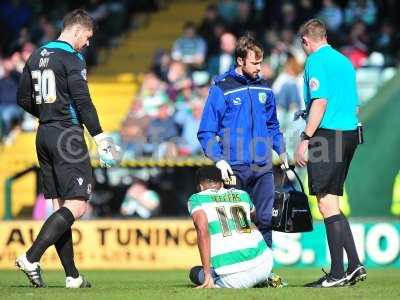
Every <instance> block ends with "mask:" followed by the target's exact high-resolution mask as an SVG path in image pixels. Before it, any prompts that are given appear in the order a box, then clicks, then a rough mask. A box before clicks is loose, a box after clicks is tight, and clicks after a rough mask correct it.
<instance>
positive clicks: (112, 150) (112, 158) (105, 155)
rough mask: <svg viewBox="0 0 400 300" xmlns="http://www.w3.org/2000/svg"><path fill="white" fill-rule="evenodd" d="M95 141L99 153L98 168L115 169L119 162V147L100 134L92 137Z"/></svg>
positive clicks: (110, 139)
mask: <svg viewBox="0 0 400 300" xmlns="http://www.w3.org/2000/svg"><path fill="white" fill-rule="evenodd" d="M93 138H94V140H95V141H96V145H97V151H98V153H99V159H100V166H101V167H102V168H104V167H105V168H111V167H116V166H117V165H118V164H119V163H120V162H121V157H122V155H121V147H119V146H118V145H116V144H115V143H114V141H113V139H112V138H109V137H107V136H106V135H105V134H104V133H100V134H98V135H96V136H94V137H93Z"/></svg>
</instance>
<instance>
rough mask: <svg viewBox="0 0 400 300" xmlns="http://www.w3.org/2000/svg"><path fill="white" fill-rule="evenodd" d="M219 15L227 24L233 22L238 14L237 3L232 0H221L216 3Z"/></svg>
mask: <svg viewBox="0 0 400 300" xmlns="http://www.w3.org/2000/svg"><path fill="white" fill-rule="evenodd" d="M218 13H219V15H220V16H221V17H222V18H223V19H224V20H225V22H227V23H228V24H233V23H234V21H235V20H236V18H237V16H238V4H237V2H236V1H234V0H222V1H219V4H218Z"/></svg>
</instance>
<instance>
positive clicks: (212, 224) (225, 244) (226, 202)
mask: <svg viewBox="0 0 400 300" xmlns="http://www.w3.org/2000/svg"><path fill="white" fill-rule="evenodd" d="M188 208H189V213H190V215H193V213H194V212H196V211H198V210H200V209H201V210H203V211H204V212H205V213H206V215H207V219H208V231H209V233H210V239H211V265H212V266H213V268H214V269H215V271H216V273H217V274H219V275H222V274H232V273H236V272H241V271H246V270H249V269H251V268H253V267H255V266H258V265H259V264H260V263H262V262H263V261H264V260H265V257H266V254H267V253H266V252H267V251H270V249H269V248H268V247H267V244H266V243H265V241H264V239H263V236H262V235H261V233H260V231H258V229H257V228H252V226H251V221H250V212H251V211H252V210H254V205H253V203H252V202H251V200H250V196H249V195H248V194H247V193H246V192H245V191H242V190H237V189H229V190H227V189H224V188H221V189H220V190H212V189H209V190H205V191H202V192H200V193H197V194H194V195H192V196H191V197H190V199H189V201H188ZM253 227H254V226H253Z"/></svg>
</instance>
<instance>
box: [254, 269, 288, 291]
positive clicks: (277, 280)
mask: <svg viewBox="0 0 400 300" xmlns="http://www.w3.org/2000/svg"><path fill="white" fill-rule="evenodd" d="M287 285H288V284H287V282H285V281H284V280H283V279H282V277H280V276H279V275H277V274H275V273H272V272H271V274H269V276H268V279H267V280H266V281H264V282H262V283H259V284H257V285H256V286H255V287H256V288H283V287H286V286H287Z"/></svg>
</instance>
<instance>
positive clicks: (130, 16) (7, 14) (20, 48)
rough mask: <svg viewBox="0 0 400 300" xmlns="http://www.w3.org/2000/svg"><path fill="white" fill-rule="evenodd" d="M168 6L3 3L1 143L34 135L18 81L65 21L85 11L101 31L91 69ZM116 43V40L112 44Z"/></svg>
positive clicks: (99, 0) (122, 1)
mask: <svg viewBox="0 0 400 300" xmlns="http://www.w3.org/2000/svg"><path fill="white" fill-rule="evenodd" d="M164 2H166V1H163V0H140V1H128V0H113V1H110V0H82V1H64V2H56V1H47V0H41V1H32V0H4V1H1V2H0V143H2V142H3V143H12V141H13V139H14V137H15V136H16V134H18V132H19V131H20V130H21V129H22V130H27V131H30V130H33V129H34V128H35V127H36V125H35V121H34V120H33V119H32V118H31V117H30V116H29V115H28V114H25V115H23V113H22V110H21V109H20V108H19V107H18V106H17V103H16V93H17V87H18V81H19V77H20V75H21V73H22V69H23V67H24V64H25V62H26V61H27V59H28V58H29V56H30V54H31V53H32V52H33V51H34V50H35V49H36V48H37V47H40V46H42V45H43V44H45V43H47V42H49V41H51V40H55V39H57V37H58V35H59V33H60V30H61V27H62V17H63V16H64V15H65V13H66V12H68V11H71V10H72V9H75V8H84V9H86V10H87V11H88V12H89V13H90V15H91V16H92V17H93V19H94V20H95V21H96V24H97V26H98V28H101V30H98V32H97V33H96V35H95V37H94V38H93V40H91V47H89V48H87V49H86V50H85V53H84V56H85V59H86V63H87V65H88V66H89V68H90V66H93V65H95V64H97V63H98V62H99V60H100V58H99V49H108V48H111V47H115V46H117V45H118V42H119V36H120V35H121V33H123V32H124V31H125V30H128V29H135V28H136V27H138V26H140V22H145V20H146V16H147V15H148V14H149V13H150V12H152V11H154V10H157V9H160V8H162V7H163V6H164V5H165V4H164ZM110 37H111V38H110Z"/></svg>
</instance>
